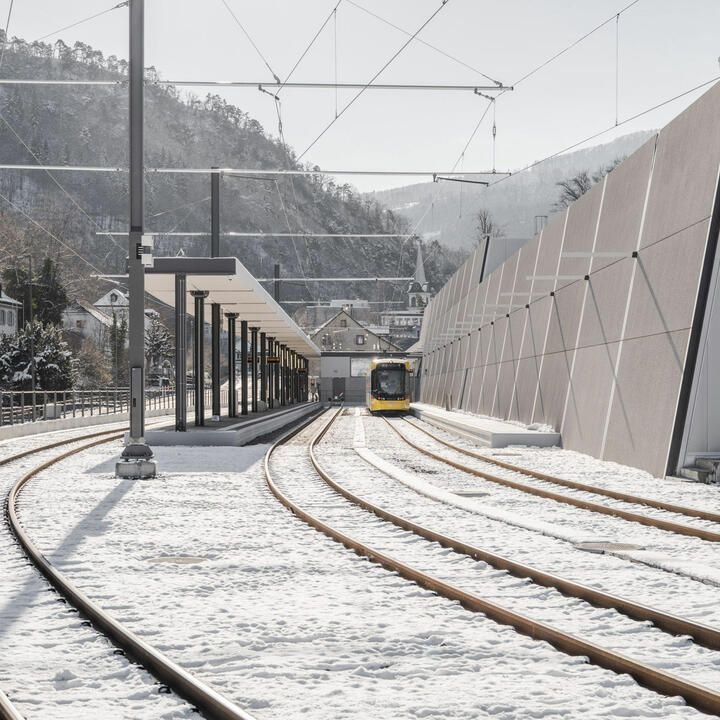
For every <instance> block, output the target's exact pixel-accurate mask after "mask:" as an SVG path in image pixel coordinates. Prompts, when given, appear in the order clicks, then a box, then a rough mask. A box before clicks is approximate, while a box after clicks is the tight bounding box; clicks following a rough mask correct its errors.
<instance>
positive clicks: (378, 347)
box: [310, 310, 400, 353]
mask: <svg viewBox="0 0 720 720" xmlns="http://www.w3.org/2000/svg"><path fill="white" fill-rule="evenodd" d="M310 337H311V338H312V340H313V342H314V343H315V344H316V345H317V346H318V347H319V348H320V349H321V350H322V351H329V352H348V351H351V352H352V351H354V352H375V353H378V352H384V351H386V350H389V351H393V352H394V351H399V350H400V348H399V347H397V345H395V344H394V343H393V342H391V341H390V340H389V339H388V338H387V337H382V336H381V335H378V334H376V333H374V332H373V331H372V330H370V328H369V327H366V326H365V325H362V324H361V323H359V322H358V321H357V320H355V318H353V317H352V315H350V313H349V312H348V311H347V310H340V311H339V312H337V310H336V311H335V315H334V316H333V317H332V318H330V319H329V320H328V321H327V322H326V323H324V324H323V325H321V326H320V327H319V328H318V329H317V330H316V331H315V332H314V333H313V334H312V335H311V336H310Z"/></svg>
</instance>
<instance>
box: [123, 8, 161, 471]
mask: <svg viewBox="0 0 720 720" xmlns="http://www.w3.org/2000/svg"><path fill="white" fill-rule="evenodd" d="M144 76H145V0H130V64H129V68H128V79H129V83H128V88H129V95H130V97H129V104H130V105H129V106H130V123H129V124H130V153H129V155H130V173H129V180H130V187H129V193H130V236H129V241H128V261H127V262H128V291H129V310H128V341H129V349H128V365H129V366H130V433H129V439H128V443H127V445H126V446H125V449H124V450H123V452H122V459H121V461H120V462H119V463H117V465H116V468H115V471H116V474H117V475H119V476H124V477H128V476H129V477H154V476H155V474H156V472H157V466H156V464H155V462H154V461H153V459H152V458H153V452H152V450H151V449H150V448H149V447H148V445H147V444H146V443H145V437H144V436H145V268H144V266H143V264H142V249H141V247H142V235H143V229H144V212H145V204H144V174H145V158H144V140H143V123H144V119H143V105H144V102H145V100H144V87H145V77H144Z"/></svg>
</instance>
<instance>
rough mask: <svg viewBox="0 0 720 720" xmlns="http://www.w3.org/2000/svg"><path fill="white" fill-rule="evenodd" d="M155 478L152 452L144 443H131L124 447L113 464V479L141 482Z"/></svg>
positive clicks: (155, 466)
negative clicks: (118, 458)
mask: <svg viewBox="0 0 720 720" xmlns="http://www.w3.org/2000/svg"><path fill="white" fill-rule="evenodd" d="M156 476H157V463H156V462H155V459H154V457H153V451H152V450H151V449H150V447H149V446H148V445H145V443H131V444H129V445H127V446H126V447H125V449H124V450H123V451H122V455H121V456H120V460H118V462H116V463H115V477H119V478H129V479H133V480H142V479H145V478H154V477H156Z"/></svg>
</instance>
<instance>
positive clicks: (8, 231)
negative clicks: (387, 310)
mask: <svg viewBox="0 0 720 720" xmlns="http://www.w3.org/2000/svg"><path fill="white" fill-rule="evenodd" d="M2 74H3V76H5V77H9V78H23V79H58V80H59V79H62V80H71V79H78V80H123V79H125V77H126V74H127V62H126V61H125V60H123V59H120V58H117V57H115V56H110V57H104V55H103V54H102V53H101V52H100V51H98V50H95V49H93V48H92V47H90V46H89V45H86V44H83V43H75V44H74V45H73V46H69V45H67V44H65V43H64V42H63V41H62V40H58V41H57V42H54V43H52V44H48V43H43V42H33V43H27V42H26V41H24V40H22V39H19V38H12V39H11V40H9V41H8V43H7V45H6V49H5V55H4V59H3V67H2ZM146 78H147V87H146V111H145V112H146V116H145V159H146V164H147V166H148V167H177V168H180V167H186V168H187V167H190V168H192V167H211V166H222V167H237V168H257V169H262V168H272V169H275V168H288V169H290V168H299V167H300V165H299V164H298V163H297V161H296V159H295V156H294V154H293V152H292V150H291V149H290V148H287V147H286V146H285V145H284V144H283V142H282V141H281V140H280V139H279V138H278V137H275V136H273V135H272V134H271V133H270V132H268V131H267V130H266V129H264V128H263V127H262V126H261V125H260V124H259V123H258V122H257V121H256V120H255V119H253V118H252V117H250V116H249V115H248V114H247V113H245V112H244V111H243V110H242V109H240V108H238V107H236V106H234V105H231V104H229V103H227V102H226V101H225V100H224V99H223V98H221V97H220V96H218V95H207V96H205V97H203V98H199V97H195V96H193V95H185V94H182V93H180V92H179V91H178V90H177V89H176V88H175V87H172V86H167V85H161V84H158V80H159V77H158V75H157V73H156V71H155V70H154V69H152V68H149V69H148V70H147V71H146ZM127 105H128V99H127V86H126V85H123V84H118V85H111V86H47V85H46V86H42V85H4V86H2V87H0V163H3V164H16V163H18V164H28V165H36V164H49V165H66V166H71V165H83V166H86V165H89V166H111V167H118V168H125V167H127V164H128V140H127V112H128V107H127ZM221 185H222V188H221V228H222V229H225V230H230V231H243V232H293V233H294V232H297V233H407V232H408V228H409V227H410V225H409V223H408V221H407V220H405V219H404V218H402V217H400V216H398V215H397V214H396V213H394V212H393V211H391V210H388V209H387V208H386V207H385V206H384V205H383V204H382V203H380V202H378V201H376V200H374V199H372V198H369V197H367V196H363V195H362V194H360V193H358V192H357V191H356V190H355V189H354V188H353V187H352V186H351V185H349V184H342V185H339V184H337V183H336V182H335V181H334V180H333V179H332V178H330V177H328V176H324V175H322V174H321V173H319V172H318V174H314V175H310V176H302V177H295V178H293V179H290V178H288V177H282V178H277V179H276V178H270V177H252V178H251V177H228V176H225V177H223V179H222V183H221ZM209 187H210V180H209V177H207V176H205V175H189V174H155V175H153V174H150V175H148V177H147V181H146V209H145V216H146V228H147V230H148V231H158V232H161V231H166V232H170V231H182V232H207V231H209V225H210V207H209V194H210V192H209ZM127 206H128V193H127V175H126V174H125V173H105V172H93V173H89V172H79V171H78V172H76V171H61V172H56V173H54V174H53V175H52V176H51V175H50V174H49V173H46V172H44V171H42V170H36V171H29V172H20V171H12V170H4V171H2V173H0V218H1V222H0V265H3V266H5V267H7V266H8V264H11V263H13V262H15V259H16V258H18V257H20V256H21V255H26V254H28V253H30V254H32V255H33V256H34V257H35V259H36V260H37V261H38V262H41V261H42V259H43V258H44V257H46V256H50V257H52V258H53V259H54V260H55V261H56V262H57V264H58V266H59V268H60V273H61V275H62V277H63V278H64V280H65V281H66V284H67V287H68V291H69V294H70V295H71V296H72V297H77V298H79V299H83V300H90V301H92V300H94V299H96V297H97V295H98V292H99V291H100V290H101V289H103V288H106V286H105V285H102V284H101V283H100V282H99V281H97V280H96V279H93V278H92V275H94V274H97V273H99V272H102V273H122V272H123V271H124V266H125V257H126V245H127V241H126V238H125V237H124V236H123V235H122V233H123V232H124V231H125V230H126V228H127V212H128V207H127ZM106 231H113V232H115V233H117V234H115V235H114V236H103V235H98V234H97V233H98V232H106ZM417 242H418V241H417V240H415V239H406V240H387V239H379V238H376V239H372V238H366V239H360V240H358V239H355V240H352V239H340V240H338V239H309V238H293V239H287V238H284V239H280V238H274V239H273V238H267V239H265V238H263V239H261V240H254V239H232V238H223V240H222V246H223V247H222V254H226V255H236V256H237V257H238V258H239V259H240V260H241V261H242V262H243V263H244V264H245V265H246V266H247V267H248V268H249V269H250V271H251V272H253V273H254V274H255V275H256V276H258V277H260V276H264V277H269V276H271V275H272V266H273V264H274V263H280V265H281V267H282V274H283V275H284V276H286V277H290V276H293V277H319V276H325V277H333V276H352V277H364V276H372V277H375V276H383V275H393V276H407V275H411V274H412V272H413V269H414V261H415V248H416V245H417ZM181 249H182V251H183V252H184V253H185V254H186V255H207V254H208V250H209V238H207V239H206V238H186V239H182V238H178V237H167V238H164V239H160V240H159V241H158V242H157V243H156V254H158V255H174V254H177V253H178V251H180V250H181ZM424 254H425V256H426V258H427V263H426V271H427V274H428V278H429V280H430V282H431V284H432V285H433V286H434V287H435V288H439V287H440V286H442V284H443V283H444V282H445V280H446V279H447V278H448V276H449V275H450V274H451V273H452V272H453V271H454V269H455V268H456V267H457V266H458V265H459V263H460V262H461V261H462V259H463V257H464V254H465V253H464V251H458V250H448V249H447V248H444V247H442V246H440V245H439V244H438V243H437V242H436V241H429V242H425V243H424ZM316 285H317V284H313V283H300V284H293V285H292V286H291V285H290V284H286V285H285V286H284V288H283V296H284V298H285V299H291V298H296V299H308V300H310V299H314V298H318V297H322V298H325V299H327V298H330V297H365V298H367V299H389V298H392V297H394V298H395V299H402V298H403V297H404V293H405V289H406V288H405V284H404V283H396V284H395V285H394V286H387V287H385V286H383V285H384V284H383V283H377V284H368V283H354V284H337V283H336V284H326V285H324V286H323V287H322V288H321V289H319V288H318V287H317V286H316ZM368 285H371V286H370V287H368Z"/></svg>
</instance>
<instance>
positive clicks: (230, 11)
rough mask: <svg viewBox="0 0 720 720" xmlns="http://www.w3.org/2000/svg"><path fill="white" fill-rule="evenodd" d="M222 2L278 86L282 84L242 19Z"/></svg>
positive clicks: (225, 1)
mask: <svg viewBox="0 0 720 720" xmlns="http://www.w3.org/2000/svg"><path fill="white" fill-rule="evenodd" d="M220 2H222V4H223V5H224V6H225V8H226V10H227V11H228V12H229V13H230V16H231V17H232V19H233V20H234V21H235V24H236V25H237V26H238V27H239V28H240V30H242V32H243V34H244V35H245V37H246V38H247V39H248V41H249V42H250V44H251V45H252V46H253V48H254V49H255V52H256V53H257V54H258V56H259V57H260V59H261V60H262V61H263V63H264V64H265V67H266V68H267V69H268V70H269V71H270V74H271V75H272V76H273V78H274V79H275V82H277V83H278V84H280V78H279V77H278V76H277V74H276V73H275V71H274V70H273V69H272V68H271V67H270V63H269V62H268V61H267V58H266V57H265V56H264V55H263V54H262V51H261V50H260V48H259V47H258V46H257V44H256V43H255V41H254V40H253V39H252V37H251V36H250V33H249V32H248V31H247V30H246V29H245V26H244V25H243V24H242V23H241V22H240V19H239V18H238V16H237V15H236V14H235V13H234V11H233V9H232V8H231V7H230V5H228V3H227V0H220Z"/></svg>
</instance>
